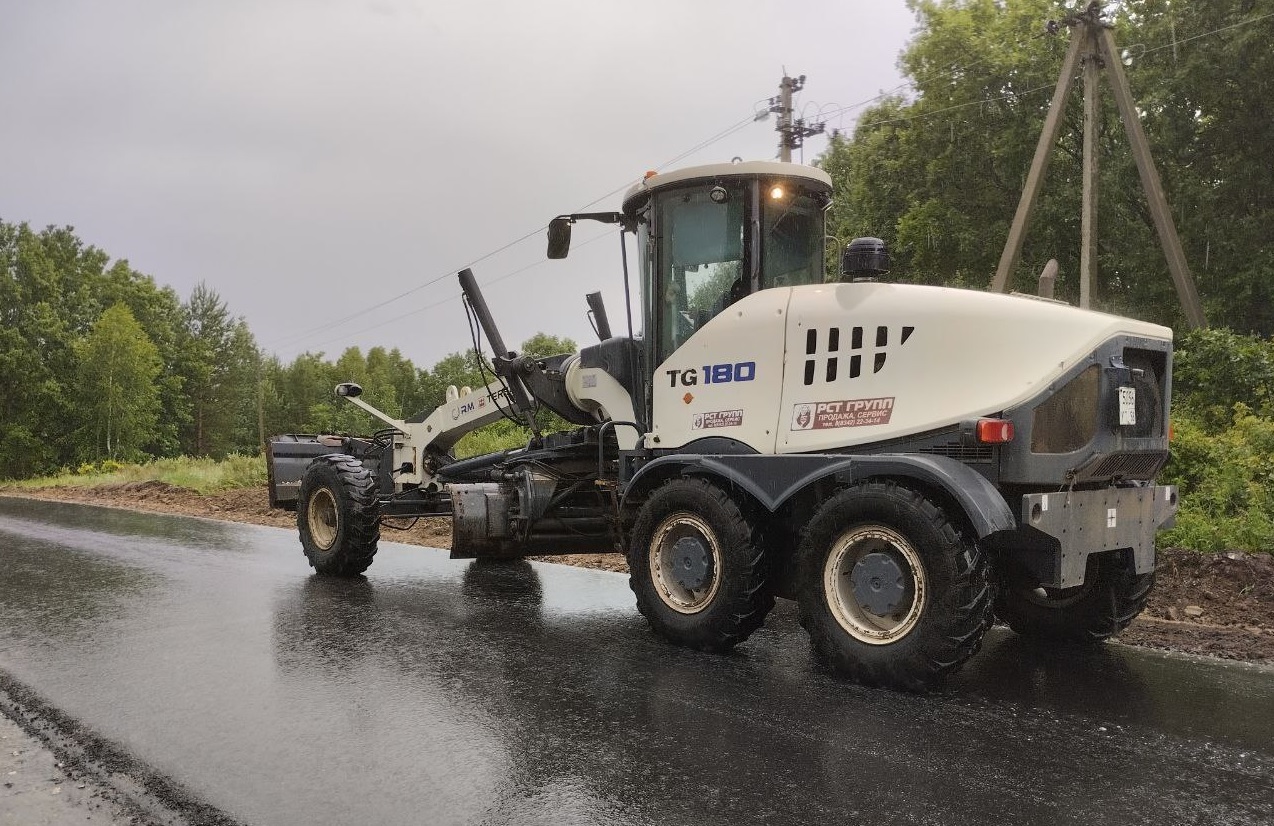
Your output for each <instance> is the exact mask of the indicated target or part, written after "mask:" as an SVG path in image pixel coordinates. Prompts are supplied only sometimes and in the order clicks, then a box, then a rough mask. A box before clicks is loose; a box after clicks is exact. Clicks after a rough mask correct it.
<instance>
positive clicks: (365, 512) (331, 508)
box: [296, 453, 380, 577]
mask: <svg viewBox="0 0 1274 826" xmlns="http://www.w3.org/2000/svg"><path fill="white" fill-rule="evenodd" d="M296 523H297V527H298V528H299V530H300V534H301V548H302V550H304V551H305V557H306V558H307V559H308V560H309V561H310V565H311V566H313V568H314V570H315V571H317V572H318V573H320V574H328V575H331V576H343V577H352V576H358V575H359V574H361V573H362V572H363V571H366V570H367V568H368V566H370V565H371V564H372V558H373V557H374V556H375V555H376V543H377V542H379V541H380V504H379V502H378V500H377V498H376V483H375V480H374V479H373V478H372V474H371V472H370V471H368V470H367V468H365V467H363V463H362V462H360V461H359V460H358V459H355V458H354V457H353V456H347V455H345V454H340V453H334V454H329V455H327V456H320V457H318V458H317V459H315V460H314V461H313V462H311V463H310V465H309V467H307V468H306V469H305V475H304V476H303V477H302V478H301V490H300V495H299V496H298V497H297V508H296Z"/></svg>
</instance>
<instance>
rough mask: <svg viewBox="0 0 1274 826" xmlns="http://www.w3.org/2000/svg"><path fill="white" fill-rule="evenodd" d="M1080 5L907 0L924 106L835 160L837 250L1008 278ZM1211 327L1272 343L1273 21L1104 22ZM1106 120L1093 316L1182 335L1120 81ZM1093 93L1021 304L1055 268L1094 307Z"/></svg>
mask: <svg viewBox="0 0 1274 826" xmlns="http://www.w3.org/2000/svg"><path fill="white" fill-rule="evenodd" d="M1083 5H1084V4H1083V3H1081V2H1078V1H1076V2H1068V3H1065V4H1059V3H1057V2H1056V0H909V6H910V7H911V9H912V10H913V11H914V12H915V14H916V17H917V23H918V26H917V29H916V33H915V36H914V38H913V39H912V40H911V41H910V42H909V43H908V45H907V46H906V48H905V49H904V51H903V52H902V55H901V57H900V59H899V66H900V68H901V70H902V72H903V74H904V75H905V77H906V78H907V80H908V81H909V84H910V86H911V87H912V91H911V92H909V93H908V94H905V95H893V96H889V97H886V98H885V99H883V100H881V101H879V102H877V103H876V104H874V105H873V106H871V107H870V108H868V109H866V110H864V111H863V112H862V114H861V115H860V117H859V120H858V123H857V127H856V128H855V129H854V130H853V133H852V135H850V136H847V137H839V138H836V139H834V140H833V141H832V144H831V146H830V148H829V150H828V151H827V152H826V153H825V154H824V155H823V156H822V158H821V159H820V164H821V165H822V167H823V168H824V169H825V170H826V171H827V172H828V173H829V174H831V176H832V178H833V180H834V181H835V183H836V185H837V186H836V200H835V207H834V221H833V230H832V231H833V232H834V234H835V235H836V236H838V237H839V238H840V239H841V240H842V241H848V240H849V239H850V238H853V237H855V236H861V235H874V236H879V237H881V238H883V239H884V240H885V241H887V242H888V243H889V245H890V252H891V255H892V257H893V261H894V269H895V273H894V274H895V276H897V277H898V278H899V279H901V280H909V281H916V282H923V283H932V284H949V285H966V286H972V287H977V288H983V287H985V286H987V284H989V282H990V280H991V276H992V274H993V273H994V272H995V268H996V265H997V263H998V261H999V256H1000V253H1001V251H1002V250H1003V248H1004V240H1005V237H1006V236H1007V235H1008V229H1009V225H1010V224H1011V223H1012V220H1013V214H1014V210H1015V209H1016V207H1017V202H1018V199H1019V197H1020V195H1021V193H1022V187H1023V184H1024V182H1025V178H1026V173H1027V170H1028V168H1029V167H1030V161H1031V157H1032V155H1033V154H1034V152H1035V146H1036V143H1037V141H1038V140H1039V136H1040V132H1041V128H1042V126H1043V121H1044V114H1045V112H1046V111H1047V109H1048V105H1049V100H1050V98H1051V95H1052V93H1053V89H1054V85H1055V83H1056V80H1057V74H1058V71H1059V70H1060V68H1061V65H1062V58H1063V55H1064V53H1065V51H1066V47H1067V43H1068V36H1069V29H1068V28H1067V27H1066V26H1065V25H1061V26H1057V27H1054V28H1055V29H1057V31H1056V33H1055V34H1050V33H1048V29H1046V27H1045V26H1046V22H1047V21H1049V20H1050V19H1052V20H1059V19H1060V17H1061V16H1062V15H1064V14H1065V13H1066V12H1067V11H1069V10H1080V9H1081V8H1082V6H1083ZM1105 10H1106V13H1107V15H1108V18H1109V20H1110V22H1112V23H1113V24H1114V26H1115V29H1114V36H1115V39H1116V42H1117V43H1118V44H1119V45H1120V47H1121V48H1122V50H1123V54H1124V58H1125V59H1124V63H1125V71H1126V73H1127V75H1128V80H1129V84H1130V86H1131V87H1132V92H1133V96H1134V98H1136V100H1137V104H1138V108H1139V111H1140V113H1141V120H1142V124H1143V126H1144V128H1145V131H1146V135H1147V138H1148V140H1149V142H1150V146H1151V152H1152V154H1153V157H1154V159H1155V163H1156V165H1157V166H1158V169H1159V173H1160V177H1161V178H1162V181H1163V187H1164V191H1165V194H1166V196H1167V199H1168V202H1169V204H1170V205H1171V207H1172V214H1173V219H1174V221H1175V223H1176V226H1177V230H1178V232H1179V234H1180V236H1181V240H1182V242H1183V244H1184V247H1185V253H1186V259H1187V260H1188V261H1189V262H1190V266H1191V268H1192V270H1193V273H1194V276H1195V279H1196V281H1197V284H1198V287H1199V292H1200V294H1201V296H1202V298H1203V301H1204V304H1205V310H1206V312H1207V315H1208V319H1209V322H1210V323H1211V324H1213V325H1219V326H1225V327H1229V328H1231V329H1234V330H1237V331H1239V332H1243V333H1256V334H1259V335H1261V336H1265V337H1268V336H1269V335H1271V333H1274V278H1272V277H1271V276H1272V275H1274V244H1272V243H1270V239H1271V234H1270V229H1269V228H1270V226H1272V225H1274V164H1271V163H1269V160H1268V158H1267V157H1266V155H1267V154H1268V148H1269V147H1270V146H1271V145H1274V110H1271V104H1270V101H1271V100H1274V49H1270V48H1269V44H1270V42H1271V39H1274V4H1271V3H1270V2H1269V0H1209V2H1206V3H1199V2H1193V3H1187V2H1180V0H1121V1H1120V2H1117V3H1115V2H1110V3H1106V4H1105ZM1099 86H1100V87H1101V89H1102V95H1101V99H1102V106H1101V109H1100V111H1099V116H1098V132H1099V137H1098V147H1099V152H1098V154H1099V164H1098V174H1099V183H1098V191H1099V195H1100V197H1099V208H1098V227H1097V237H1098V270H1099V273H1098V279H1097V282H1096V284H1095V285H1094V289H1095V303H1094V306H1095V307H1100V308H1102V309H1106V310H1109V311H1113V312H1117V313H1120V314H1126V315H1131V316H1134V317H1137V318H1142V319H1146V320H1151V321H1157V322H1160V323H1165V324H1171V325H1176V324H1178V323H1179V322H1181V321H1182V319H1183V316H1182V313H1181V311H1180V308H1179V306H1178V302H1177V298H1176V293H1175V291H1174V289H1173V286H1172V282H1171V279H1170V278H1169V276H1168V271H1167V266H1166V264H1165V262H1164V258H1163V253H1162V252H1161V251H1160V246H1159V243H1158V241H1157V239H1156V236H1155V233H1154V225H1153V222H1152V220H1151V216H1150V213H1149V210H1148V207H1147V204H1146V198H1145V196H1144V194H1143V193H1142V190H1141V184H1140V181H1139V178H1138V174H1137V171H1136V167H1135V164H1134V160H1133V157H1132V153H1131V150H1130V148H1129V146H1128V140H1127V138H1126V136H1125V135H1124V129H1123V126H1122V123H1121V121H1120V119H1119V116H1118V113H1117V111H1116V108H1115V104H1114V101H1113V97H1112V95H1111V92H1110V88H1109V85H1108V84H1106V83H1105V82H1104V81H1103V82H1102V83H1101V84H1099ZM1080 87H1082V84H1080V83H1077V84H1076V88H1075V90H1074V91H1073V93H1072V95H1071V97H1070V99H1069V102H1068V105H1067V107H1066V110H1065V119H1064V125H1063V128H1062V132H1061V137H1060V139H1059V142H1058V145H1057V147H1056V148H1055V151H1054V153H1053V156H1052V159H1051V162H1050V164H1049V166H1048V169H1047V177H1046V180H1045V184H1044V190H1043V192H1042V195H1041V198H1040V201H1039V203H1038V206H1037V208H1036V212H1035V217H1034V220H1033V222H1032V224H1031V229H1030V231H1029V233H1028V234H1027V238H1026V245H1025V249H1024V251H1023V257H1022V265H1021V266H1020V267H1019V270H1018V272H1017V273H1015V274H1014V285H1015V287H1016V288H1017V289H1020V290H1024V291H1033V289H1034V287H1033V285H1034V280H1035V277H1036V276H1037V275H1038V274H1039V272H1040V271H1041V270H1042V269H1043V268H1044V264H1045V263H1046V262H1047V261H1048V259H1050V258H1056V259H1058V261H1059V263H1060V267H1061V273H1060V276H1059V279H1058V286H1057V290H1058V292H1057V294H1058V297H1059V298H1065V299H1067V300H1069V301H1072V302H1074V301H1075V300H1077V298H1078V295H1079V284H1078V276H1079V250H1080V244H1079V239H1080V191H1081V185H1082V169H1083V166H1082V147H1083V105H1082V94H1081V93H1080Z"/></svg>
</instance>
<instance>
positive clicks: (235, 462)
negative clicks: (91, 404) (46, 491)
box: [0, 455, 266, 493]
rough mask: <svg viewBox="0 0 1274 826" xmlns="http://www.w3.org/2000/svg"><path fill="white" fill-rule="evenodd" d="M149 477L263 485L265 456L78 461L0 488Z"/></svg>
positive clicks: (213, 486)
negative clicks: (143, 461)
mask: <svg viewBox="0 0 1274 826" xmlns="http://www.w3.org/2000/svg"><path fill="white" fill-rule="evenodd" d="M151 481H158V482H164V483H166V484H169V485H175V486H177V487H182V488H189V489H190V490H193V491H197V492H198V493H216V492H218V491H223V490H231V489H233V488H246V487H252V486H254V485H264V484H265V483H266V472H265V457H263V456H238V455H235V456H228V457H226V458H225V459H222V460H220V461H216V460H213V459H206V458H205V459H192V458H189V457H181V458H177V459H156V460H155V461H153V462H147V463H146V464H141V465H120V464H117V463H114V462H103V463H102V464H101V465H92V464H86V465H81V466H80V467H79V468H77V469H76V470H75V471H71V470H69V469H68V470H66V471H64V472H62V473H59V474H56V475H53V476H41V477H38V478H35V479H23V480H21V481H10V482H3V483H0V488H2V487H9V488H17V489H23V488H49V487H69V488H91V487H98V486H100V485H120V484H126V483H129V482H151Z"/></svg>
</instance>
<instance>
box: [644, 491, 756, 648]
mask: <svg viewBox="0 0 1274 826" xmlns="http://www.w3.org/2000/svg"><path fill="white" fill-rule="evenodd" d="M628 571H629V579H628V582H629V584H630V585H631V586H632V589H633V592H634V593H635V594H636V595H637V610H638V611H640V612H641V614H642V616H644V617H645V618H646V620H647V621H648V622H649V623H650V626H651V628H653V629H654V630H655V632H656V633H658V634H659V635H660V636H662V637H664V638H665V639H667V640H669V641H670V642H673V643H676V644H678V645H684V646H686V647H687V648H695V649H698V650H700V651H715V652H724V651H729V650H730V649H731V648H733V647H734V646H736V645H738V644H739V643H741V642H743V641H744V640H746V639H747V638H748V636H749V635H750V634H751V633H752V632H753V631H755V630H756V629H758V628H760V627H761V625H762V624H763V623H764V622H765V615H766V614H768V613H769V612H770V609H771V608H773V607H774V594H773V593H772V592H771V590H770V588H769V582H768V578H769V560H768V559H767V558H766V555H765V551H764V546H763V544H762V542H761V538H760V535H759V532H758V529H757V526H756V525H755V524H754V523H753V522H752V521H751V520H749V519H748V517H746V516H745V515H744V513H743V512H742V510H740V508H739V505H738V503H736V502H735V501H734V500H733V499H731V498H730V496H728V495H727V494H726V493H725V492H724V491H723V490H721V489H720V488H718V487H716V486H715V485H713V484H712V483H710V482H708V481H706V480H703V479H676V480H673V481H671V482H667V483H666V484H664V485H663V486H662V487H660V488H658V489H657V490H656V491H655V492H654V493H653V494H652V495H651V497H650V499H648V500H647V501H646V504H645V505H643V506H642V509H641V511H640V513H639V514H638V516H637V522H636V524H635V525H634V526H633V533H632V541H631V543H630V544H629V547H628Z"/></svg>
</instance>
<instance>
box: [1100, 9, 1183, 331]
mask: <svg viewBox="0 0 1274 826" xmlns="http://www.w3.org/2000/svg"><path fill="white" fill-rule="evenodd" d="M1095 36H1096V38H1097V43H1098V45H1099V46H1100V50H1101V55H1102V58H1103V59H1104V60H1105V62H1106V71H1107V73H1108V74H1109V77H1110V85H1111V87H1112V90H1113V91H1114V94H1115V104H1116V105H1117V106H1118V107H1119V117H1120V119H1121V120H1122V121H1123V122H1124V131H1125V132H1126V133H1127V134H1128V143H1129V144H1131V145H1132V155H1133V158H1134V159H1135V160H1136V161H1137V173H1138V174H1139V175H1140V176H1141V188H1142V189H1143V190H1145V192H1146V200H1147V201H1148V202H1149V206H1150V215H1151V217H1152V218H1153V219H1154V222H1155V230H1156V231H1157V232H1158V233H1159V243H1160V245H1161V246H1162V247H1163V254H1164V257H1165V258H1167V259H1168V271H1169V272H1170V273H1172V282H1173V284H1175V285H1176V288H1177V298H1178V299H1179V300H1180V301H1181V308H1182V309H1183V310H1184V311H1185V315H1186V321H1187V322H1188V323H1189V325H1190V327H1191V328H1192V329H1194V328H1198V327H1206V326H1207V325H1208V322H1207V319H1206V318H1205V317H1204V314H1203V306H1202V304H1200V302H1199V293H1198V291H1197V290H1195V286H1194V278H1193V276H1191V275H1190V267H1189V266H1188V265H1187V264H1186V256H1185V251H1184V250H1182V248H1181V239H1180V238H1179V237H1178V236H1177V227H1176V225H1175V224H1174V223H1173V221H1172V213H1171V212H1170V211H1169V209H1168V199H1167V198H1165V197H1164V194H1163V184H1162V183H1161V182H1160V180H1159V171H1158V170H1157V169H1156V168H1155V162H1154V160H1153V159H1152V158H1151V157H1150V143H1149V141H1147V140H1146V132H1145V130H1144V129H1142V128H1141V119H1140V118H1139V117H1138V116H1137V106H1136V103H1135V102H1134V101H1133V98H1132V90H1131V89H1130V88H1129V86H1128V77H1127V75H1125V74H1124V64H1123V61H1122V60H1121V59H1120V55H1119V52H1118V50H1117V49H1116V48H1115V36H1114V35H1113V34H1111V31H1110V29H1108V28H1106V27H1105V26H1102V27H1101V28H1100V29H1098V30H1097V31H1096V35H1095Z"/></svg>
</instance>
